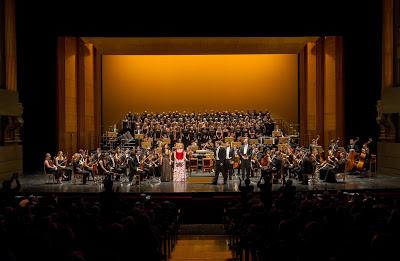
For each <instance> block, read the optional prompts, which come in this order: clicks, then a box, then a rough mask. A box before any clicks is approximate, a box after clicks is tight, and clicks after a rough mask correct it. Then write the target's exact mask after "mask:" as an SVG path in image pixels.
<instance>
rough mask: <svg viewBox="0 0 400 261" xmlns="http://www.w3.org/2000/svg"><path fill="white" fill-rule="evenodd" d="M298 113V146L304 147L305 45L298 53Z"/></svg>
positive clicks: (305, 100)
mask: <svg viewBox="0 0 400 261" xmlns="http://www.w3.org/2000/svg"><path fill="white" fill-rule="evenodd" d="M298 60H299V95H300V104H299V110H300V111H299V113H300V119H299V120H300V134H301V135H300V145H301V146H305V145H306V144H307V143H308V139H307V135H306V134H307V123H308V119H307V116H308V115H307V106H308V103H307V45H306V46H305V47H304V48H303V49H302V50H301V51H300V53H299V58H298Z"/></svg>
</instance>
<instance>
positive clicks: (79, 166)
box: [72, 153, 89, 184]
mask: <svg viewBox="0 0 400 261" xmlns="http://www.w3.org/2000/svg"><path fill="white" fill-rule="evenodd" d="M72 168H73V172H74V174H82V176H83V180H82V183H83V184H86V180H87V178H88V177H89V171H87V170H84V169H83V160H82V159H81V155H80V154H79V153H75V154H74V156H73V157H72Z"/></svg>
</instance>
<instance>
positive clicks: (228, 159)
mask: <svg viewBox="0 0 400 261" xmlns="http://www.w3.org/2000/svg"><path fill="white" fill-rule="evenodd" d="M225 151H226V153H225V154H226V155H225V164H224V165H225V172H226V173H227V176H228V177H229V179H232V173H233V168H232V167H233V166H232V164H233V157H234V150H233V148H232V147H231V144H230V142H227V143H226V148H225ZM226 178H227V177H226ZM226 178H225V176H224V179H225V180H226Z"/></svg>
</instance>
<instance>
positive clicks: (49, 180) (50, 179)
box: [43, 165, 56, 184]
mask: <svg viewBox="0 0 400 261" xmlns="http://www.w3.org/2000/svg"><path fill="white" fill-rule="evenodd" d="M43 172H44V174H45V175H46V176H47V183H49V184H54V183H56V177H55V175H54V174H53V173H47V172H46V166H44V165H43ZM51 181H52V182H51Z"/></svg>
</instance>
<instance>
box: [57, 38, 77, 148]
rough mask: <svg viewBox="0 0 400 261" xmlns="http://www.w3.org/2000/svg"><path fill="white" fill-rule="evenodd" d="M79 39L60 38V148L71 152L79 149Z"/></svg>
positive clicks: (58, 76)
mask: <svg viewBox="0 0 400 261" xmlns="http://www.w3.org/2000/svg"><path fill="white" fill-rule="evenodd" d="M76 57H77V39H76V38H75V37H59V38H58V54H57V97H58V102H57V106H58V109H57V124H58V148H59V149H60V150H63V151H65V152H68V153H69V154H71V153H73V152H76V151H77V129H78V126H77V72H76V70H77V59H76Z"/></svg>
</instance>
